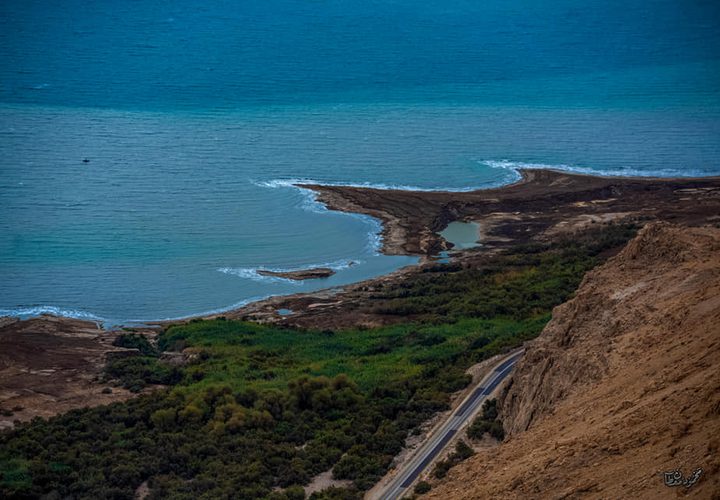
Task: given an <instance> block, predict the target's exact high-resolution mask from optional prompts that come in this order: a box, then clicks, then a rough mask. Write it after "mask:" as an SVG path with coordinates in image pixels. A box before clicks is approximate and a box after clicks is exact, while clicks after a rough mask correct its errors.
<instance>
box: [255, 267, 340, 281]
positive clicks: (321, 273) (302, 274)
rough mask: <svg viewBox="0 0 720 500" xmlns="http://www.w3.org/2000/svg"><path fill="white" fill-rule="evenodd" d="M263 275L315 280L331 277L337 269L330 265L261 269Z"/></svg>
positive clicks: (287, 278) (259, 272)
mask: <svg viewBox="0 0 720 500" xmlns="http://www.w3.org/2000/svg"><path fill="white" fill-rule="evenodd" d="M257 273H258V274H260V275H261V276H274V277H276V278H285V279H286V280H295V281H302V280H315V279H320V278H329V277H330V276H332V275H333V274H335V271H334V270H332V269H330V268H329V267H315V268H313V269H300V270H298V271H268V270H266V269H260V270H259V271H258V272H257Z"/></svg>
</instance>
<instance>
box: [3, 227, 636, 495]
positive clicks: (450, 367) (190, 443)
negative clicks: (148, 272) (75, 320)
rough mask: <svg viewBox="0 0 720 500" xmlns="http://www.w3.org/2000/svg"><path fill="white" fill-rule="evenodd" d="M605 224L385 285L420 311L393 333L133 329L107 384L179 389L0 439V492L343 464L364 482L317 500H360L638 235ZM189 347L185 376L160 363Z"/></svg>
mask: <svg viewBox="0 0 720 500" xmlns="http://www.w3.org/2000/svg"><path fill="white" fill-rule="evenodd" d="M605 231H606V232H605V233H598V234H596V235H595V236H593V237H587V238H581V237H578V238H575V239H574V240H573V241H572V242H566V243H563V244H560V245H554V246H549V245H545V246H533V247H524V248H521V249H517V250H514V251H512V252H508V253H506V254H502V255H498V256H496V257H494V258H493V259H491V260H489V261H488V263H487V265H483V266H481V267H480V268H468V269H464V268H460V267H459V266H455V265H448V266H442V265H440V266H435V267H434V268H432V269H431V270H429V272H427V273H423V274H422V275H419V276H415V277H413V278H411V279H409V280H407V281H405V282H403V283H400V284H397V285H393V286H389V287H386V288H385V289H383V290H380V291H379V292H377V294H376V297H375V298H374V300H375V303H376V306H375V307H376V308H377V310H378V312H381V313H382V314H391V315H410V319H409V320H408V321H410V322H406V323H401V324H396V325H393V326H386V327H382V328H375V329H350V330H343V331H336V332H333V331H328V330H326V331H305V330H292V329H283V328H276V327H270V326H262V325H257V324H252V323H245V322H239V321H228V320H224V319H216V320H208V321H192V322H190V323H187V324H182V325H175V326H171V327H169V328H168V329H167V330H166V331H165V332H163V333H162V334H161V336H160V337H159V339H158V345H157V347H155V346H153V345H152V344H150V343H149V342H148V341H147V340H146V339H145V338H144V337H143V338H139V336H137V335H125V336H123V337H121V338H120V340H118V342H119V343H120V344H119V345H123V346H126V347H134V348H137V349H138V350H139V351H140V353H139V355H138V356H135V357H127V358H120V359H116V360H114V361H112V362H111V363H109V364H108V366H107V375H108V376H109V377H112V378H114V379H117V380H119V382H120V383H121V384H122V385H124V386H125V387H129V388H130V389H132V390H140V389H142V387H144V386H146V385H147V384H164V385H168V386H170V387H168V388H165V389H159V390H155V391H153V392H151V393H148V394H143V395H140V396H138V397H137V398H135V399H132V400H129V401H127V402H124V403H117V404H112V405H109V406H103V407H97V408H92V409H79V410H73V411H70V412H68V413H66V414H64V415H60V416H57V417H54V418H51V419H50V420H43V419H39V418H38V419H35V420H33V421H32V422H30V423H27V424H23V425H20V426H19V427H18V428H17V429H15V430H13V431H10V432H4V433H2V434H0V497H2V498H37V497H40V496H42V495H49V496H48V498H65V497H72V498H76V499H82V498H88V499H89V498H117V499H123V498H128V499H129V498H133V494H134V491H135V489H136V488H137V487H138V486H139V485H140V484H141V483H143V482H144V481H148V484H149V486H150V490H151V497H150V498H167V497H170V498H179V499H193V500H195V499H206V498H207V499H211V498H212V499H216V498H220V499H222V498H271V499H275V500H280V499H290V498H302V497H303V495H304V493H303V492H302V488H301V486H303V485H305V484H307V483H308V482H309V481H310V480H311V478H312V477H314V476H315V475H317V474H319V473H321V472H324V471H327V470H332V471H333V475H334V476H335V477H336V478H338V479H348V480H351V481H352V482H353V486H352V487H351V488H331V489H329V490H326V491H325V492H322V493H320V494H315V495H313V498H316V499H351V498H360V497H361V496H362V492H363V491H364V490H366V489H368V488H369V487H370V486H372V485H373V484H374V483H375V482H376V481H377V480H378V479H379V478H380V477H381V476H382V475H383V474H384V473H385V472H386V470H387V468H388V466H389V465H390V463H391V461H392V459H393V457H394V456H395V455H396V454H397V453H398V452H399V451H400V449H401V447H402V446H403V443H404V441H405V438H406V437H407V436H408V434H409V433H410V432H412V431H413V430H414V429H416V428H417V426H418V425H419V424H420V423H421V422H423V421H424V420H426V419H427V418H428V417H430V416H431V415H432V414H433V413H435V412H437V411H439V410H442V409H445V408H447V406H448V401H449V397H450V394H451V393H453V392H455V391H457V390H459V389H462V388H463V387H465V386H466V385H467V384H468V383H469V381H470V379H469V377H468V376H467V375H466V374H465V370H466V368H467V367H468V366H470V365H472V364H473V363H475V362H477V361H479V360H482V359H486V358H488V357H490V356H493V355H495V354H498V353H502V352H505V351H507V350H508V349H510V348H513V347H516V346H518V345H520V344H521V343H522V342H524V341H525V340H527V339H530V338H533V337H534V336H536V335H537V334H538V333H539V332H540V331H541V330H542V328H543V326H544V325H545V323H546V322H547V321H548V319H549V318H550V311H551V308H552V307H554V306H555V305H557V304H559V303H561V302H563V301H564V300H566V299H567V298H568V296H569V295H570V294H571V293H572V291H573V290H574V289H575V288H576V287H577V285H578V283H579V282H580V280H581V278H582V276H583V274H584V273H585V272H586V271H587V270H588V269H590V268H591V267H593V266H594V265H595V264H596V263H597V262H598V260H599V258H600V257H599V256H600V254H601V252H602V251H603V250H605V249H607V248H611V247H612V246H613V244H615V243H619V242H622V241H624V239H623V238H625V239H627V237H629V235H631V232H632V230H631V229H630V228H626V227H620V226H618V227H611V228H610V229H608V230H605ZM180 350H183V352H184V353H185V354H189V355H188V356H187V357H188V359H189V360H190V361H189V362H188V363H187V364H186V365H184V366H182V367H173V366H169V365H168V364H166V363H165V362H163V361H162V360H161V358H160V353H161V352H162V351H180ZM463 444H465V443H463ZM468 450H470V448H469V447H467V445H465V447H464V448H462V449H460V448H458V449H457V450H456V452H455V454H453V456H454V457H455V458H456V459H458V460H460V459H462V457H465V456H466V455H467V454H468ZM471 452H472V450H470V453H471Z"/></svg>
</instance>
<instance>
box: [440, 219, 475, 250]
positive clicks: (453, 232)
mask: <svg viewBox="0 0 720 500" xmlns="http://www.w3.org/2000/svg"><path fill="white" fill-rule="evenodd" d="M440 236H442V237H443V238H445V239H446V240H447V241H449V242H450V243H452V244H453V247H452V249H453V250H465V249H468V248H474V247H476V246H478V245H479V244H480V241H479V240H480V224H478V223H477V222H460V221H454V222H451V223H450V224H448V226H447V227H446V228H445V229H443V230H442V231H441V232H440Z"/></svg>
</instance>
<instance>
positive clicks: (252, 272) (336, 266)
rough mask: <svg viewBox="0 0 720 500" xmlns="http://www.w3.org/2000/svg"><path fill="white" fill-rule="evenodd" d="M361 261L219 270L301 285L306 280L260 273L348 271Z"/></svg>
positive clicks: (245, 277) (257, 278) (223, 268)
mask: <svg viewBox="0 0 720 500" xmlns="http://www.w3.org/2000/svg"><path fill="white" fill-rule="evenodd" d="M360 263H361V261H357V260H342V261H336V262H325V263H322V264H310V265H307V266H301V267H295V268H292V269H287V268H278V267H221V268H219V269H218V271H219V272H221V273H223V274H229V275H232V276H238V277H240V278H244V279H251V280H253V281H261V282H266V283H270V282H275V283H291V284H293V285H301V284H302V283H303V281H304V280H292V279H289V278H283V277H281V276H265V275H262V274H260V273H259V272H258V271H272V272H275V273H287V272H292V271H305V270H308V269H315V268H318V267H327V268H330V269H332V270H333V271H341V270H343V269H347V268H349V267H350V266H354V265H356V264H360Z"/></svg>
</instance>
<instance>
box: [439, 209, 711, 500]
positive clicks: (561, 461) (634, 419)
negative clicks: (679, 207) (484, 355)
mask: <svg viewBox="0 0 720 500" xmlns="http://www.w3.org/2000/svg"><path fill="white" fill-rule="evenodd" d="M502 409H503V414H504V419H505V426H506V430H508V431H509V434H510V436H509V438H507V439H506V442H505V443H503V444H502V445H501V446H499V447H498V448H496V449H494V450H490V451H488V452H483V453H481V454H478V455H476V456H474V457H472V458H471V459H469V460H468V461H467V462H465V463H463V464H461V465H459V466H458V467H457V468H455V469H453V470H452V471H451V473H450V474H449V476H448V480H447V481H445V482H444V483H441V484H440V485H438V486H437V487H436V488H434V489H433V491H431V492H430V493H429V494H428V496H429V497H431V498H442V499H447V498H648V499H657V498H676V497H678V496H688V497H690V498H720V455H719V453H720V229H717V228H710V227H704V228H682V227H678V226H673V225H669V224H665V223H654V224H651V225H649V226H647V227H645V228H644V229H643V230H642V231H641V232H640V234H639V235H638V236H637V238H636V239H634V240H633V241H632V242H630V244H628V246H627V247H626V248H625V249H624V250H623V251H622V252H621V253H620V254H618V255H617V256H616V257H614V258H612V259H610V260H609V261H608V262H606V263H605V264H604V265H603V266H601V267H600V268H597V269H596V270H594V271H593V272H591V273H589V274H588V276H587V277H586V278H585V280H584V281H583V284H582V285H581V287H580V289H579V291H578V293H577V295H576V297H575V298H574V299H573V300H571V301H569V302H567V303H566V304H563V305H561V306H559V307H558V308H556V310H555V311H554V313H553V320H552V321H551V322H550V323H549V324H548V326H547V327H546V329H545V330H544V332H543V333H542V335H541V336H540V337H539V338H538V339H537V340H536V341H534V342H532V343H531V344H530V345H529V346H528V349H527V353H526V356H525V358H524V360H523V361H522V362H521V363H520V364H519V366H518V368H517V370H516V372H515V374H514V376H513V379H512V383H511V384H510V386H509V388H508V390H507V392H506V394H505V398H504V401H503V407H502ZM677 468H679V469H680V470H681V471H682V473H683V474H684V475H685V476H686V477H687V476H689V475H690V474H691V473H692V472H693V471H694V470H695V469H697V468H702V469H703V473H702V475H701V477H700V481H698V483H697V484H695V485H694V486H692V487H690V488H688V489H686V488H684V487H682V486H680V487H672V488H671V487H668V486H665V484H664V480H663V474H662V473H663V472H664V471H671V470H674V469H677Z"/></svg>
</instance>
